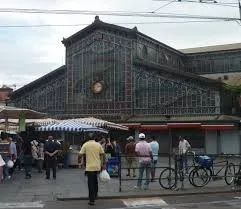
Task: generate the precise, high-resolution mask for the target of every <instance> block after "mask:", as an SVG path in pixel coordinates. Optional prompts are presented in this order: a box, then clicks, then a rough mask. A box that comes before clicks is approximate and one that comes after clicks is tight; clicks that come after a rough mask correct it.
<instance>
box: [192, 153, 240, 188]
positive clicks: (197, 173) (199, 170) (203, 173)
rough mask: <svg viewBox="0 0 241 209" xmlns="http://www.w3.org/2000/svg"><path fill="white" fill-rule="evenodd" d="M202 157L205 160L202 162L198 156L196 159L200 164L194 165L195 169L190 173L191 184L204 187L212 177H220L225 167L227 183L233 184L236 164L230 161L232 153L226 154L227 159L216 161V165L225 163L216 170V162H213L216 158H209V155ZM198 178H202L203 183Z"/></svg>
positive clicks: (214, 178)
mask: <svg viewBox="0 0 241 209" xmlns="http://www.w3.org/2000/svg"><path fill="white" fill-rule="evenodd" d="M199 157H200V156H199ZM202 157H203V159H204V160H203V162H200V158H196V161H197V163H198V164H199V165H198V166H196V167H194V169H193V170H192V171H191V172H190V174H189V182H190V184H191V185H193V186H194V187H203V186H205V185H207V184H208V183H209V182H210V181H211V179H213V180H216V179H218V178H219V177H220V176H219V173H220V172H221V171H223V169H225V171H224V180H225V182H226V184H227V185H231V184H232V183H233V181H234V176H235V166H234V164H233V163H230V162H229V160H228V158H229V157H230V155H225V158H226V159H225V160H223V161H219V162H217V163H215V165H217V164H221V163H225V165H224V166H222V167H221V168H220V169H218V171H216V172H215V171H214V163H213V161H214V159H213V158H209V157H208V156H202ZM205 157H206V159H205ZM205 160H206V162H205ZM229 178H230V179H229ZM197 179H201V180H202V182H201V184H199V183H198V182H196V180H197Z"/></svg>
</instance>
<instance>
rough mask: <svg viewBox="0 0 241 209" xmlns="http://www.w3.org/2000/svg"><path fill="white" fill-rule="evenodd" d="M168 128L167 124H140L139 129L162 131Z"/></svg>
mask: <svg viewBox="0 0 241 209" xmlns="http://www.w3.org/2000/svg"><path fill="white" fill-rule="evenodd" d="M162 130H168V126H167V125H141V127H140V131H162Z"/></svg>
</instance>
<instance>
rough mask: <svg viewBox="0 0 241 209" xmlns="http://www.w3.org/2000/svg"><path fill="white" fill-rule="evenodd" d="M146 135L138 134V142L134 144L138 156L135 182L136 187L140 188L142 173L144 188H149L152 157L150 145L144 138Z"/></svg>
mask: <svg viewBox="0 0 241 209" xmlns="http://www.w3.org/2000/svg"><path fill="white" fill-rule="evenodd" d="M145 138H146V136H145V134H143V133H140V134H139V142H138V143H137V144H136V148H135V151H136V153H137V156H138V157H139V177H138V182H137V188H138V189H141V188H142V180H143V173H144V171H145V173H146V182H145V183H144V189H145V190H147V189H149V182H150V168H151V161H152V159H153V156H152V151H151V146H150V144H149V143H147V141H146V140H145Z"/></svg>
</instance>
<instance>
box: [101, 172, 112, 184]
mask: <svg viewBox="0 0 241 209" xmlns="http://www.w3.org/2000/svg"><path fill="white" fill-rule="evenodd" d="M109 180H110V175H109V174H108V172H107V171H106V170H103V171H101V172H100V181H102V182H108V181H109Z"/></svg>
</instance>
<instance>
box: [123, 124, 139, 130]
mask: <svg viewBox="0 0 241 209" xmlns="http://www.w3.org/2000/svg"><path fill="white" fill-rule="evenodd" d="M120 125H123V126H127V127H128V128H135V129H138V128H140V127H141V124H140V123H120Z"/></svg>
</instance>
